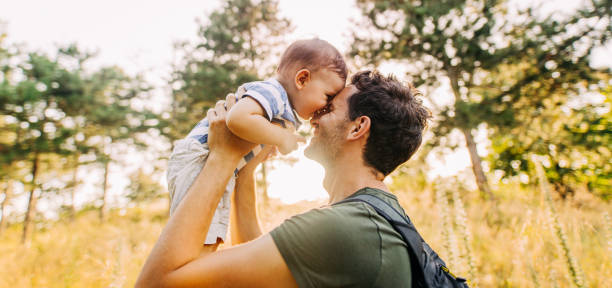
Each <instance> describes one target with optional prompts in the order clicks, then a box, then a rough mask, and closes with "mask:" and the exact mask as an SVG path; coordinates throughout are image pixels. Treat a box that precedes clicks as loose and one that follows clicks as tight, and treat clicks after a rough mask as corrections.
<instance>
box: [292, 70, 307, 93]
mask: <svg viewBox="0 0 612 288" xmlns="http://www.w3.org/2000/svg"><path fill="white" fill-rule="evenodd" d="M308 82H310V70H308V69H301V70H299V71H297V73H295V87H296V88H297V89H298V90H301V89H302V88H304V86H306V84H308Z"/></svg>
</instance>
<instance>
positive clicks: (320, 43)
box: [278, 38, 347, 81]
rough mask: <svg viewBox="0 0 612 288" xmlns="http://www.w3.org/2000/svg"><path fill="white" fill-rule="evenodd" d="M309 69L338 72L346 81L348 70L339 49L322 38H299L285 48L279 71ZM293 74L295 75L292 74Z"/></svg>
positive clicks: (282, 72)
mask: <svg viewBox="0 0 612 288" xmlns="http://www.w3.org/2000/svg"><path fill="white" fill-rule="evenodd" d="M304 68H306V69H308V70H310V71H311V72H313V73H314V72H316V71H317V70H319V69H321V68H325V69H329V70H331V71H333V72H336V74H338V76H340V78H342V81H346V77H347V71H346V63H345V62H344V58H343V57H342V55H341V54H340V52H338V50H337V49H336V48H335V47H334V46H332V45H331V44H329V42H327V41H325V40H321V39H317V38H314V39H308V40H298V41H295V42H293V43H291V45H289V47H287V49H286V50H285V52H284V53H283V56H282V57H281V61H280V64H279V65H278V73H281V74H284V73H287V72H291V70H295V71H297V70H299V69H304ZM292 76H293V75H292Z"/></svg>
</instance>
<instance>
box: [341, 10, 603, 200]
mask: <svg viewBox="0 0 612 288" xmlns="http://www.w3.org/2000/svg"><path fill="white" fill-rule="evenodd" d="M358 4H359V6H360V7H361V8H362V12H363V15H364V16H365V18H366V21H364V22H363V23H365V24H362V25H361V27H360V28H362V29H366V31H368V33H359V32H355V41H354V43H353V52H352V54H353V55H354V56H356V57H360V58H364V59H369V61H371V62H373V63H378V62H380V61H386V60H400V61H405V62H406V64H408V65H409V66H410V67H412V68H413V70H412V71H411V73H410V74H411V75H409V78H411V80H412V81H413V82H414V83H415V84H417V85H421V84H424V85H426V86H434V87H436V86H439V85H441V83H442V81H441V79H443V78H447V79H448V80H449V81H450V86H451V89H452V92H453V95H454V104H453V105H450V106H448V107H441V108H439V110H440V111H437V112H438V114H439V115H438V116H439V117H438V118H437V119H438V121H436V123H434V125H433V127H432V131H433V132H434V133H435V135H436V138H435V139H434V140H433V141H432V142H431V143H430V145H433V146H437V145H439V144H440V143H441V142H440V141H439V140H440V139H441V138H442V137H445V136H447V135H448V134H449V133H450V132H452V131H453V130H454V129H460V130H461V131H463V132H464V134H466V133H470V130H471V129H473V128H476V127H477V126H479V125H481V124H486V125H487V127H488V128H489V129H490V131H493V132H495V134H494V135H495V136H493V138H494V139H492V140H493V142H494V146H496V147H494V149H495V150H496V153H497V155H494V156H493V157H494V158H495V160H494V161H493V163H492V164H493V165H492V166H494V167H495V168H501V169H502V170H504V171H508V170H510V168H509V166H510V165H511V163H512V161H514V160H519V161H521V158H522V157H523V154H524V153H528V152H530V151H531V152H535V151H540V152H538V153H541V151H542V148H538V147H546V149H545V150H548V147H549V146H550V145H559V144H563V145H565V146H572V147H575V146H580V145H582V144H581V141H577V142H576V141H574V140H571V139H569V138H564V139H563V140H560V141H557V142H555V141H553V142H550V141H547V140H544V139H542V138H541V137H544V138H546V137H547V136H545V135H549V136H550V137H551V138H560V137H558V135H555V134H553V133H557V132H556V131H558V130H559V129H552V130H547V129H544V128H542V127H536V126H538V125H545V126H547V127H548V126H551V127H554V128H557V127H559V126H561V127H563V125H564V124H563V123H565V122H564V121H566V120H567V119H566V117H565V116H561V110H560V109H561V107H564V106H566V103H568V101H569V100H570V99H573V98H580V97H586V96H585V94H586V92H587V91H589V90H593V88H592V87H593V85H595V86H597V85H599V87H600V86H601V83H602V81H604V82H605V81H608V79H609V75H610V72H609V69H598V68H593V67H591V65H590V62H589V58H590V56H591V51H592V50H593V49H594V48H596V47H599V46H601V45H603V44H605V43H606V42H607V41H608V40H609V39H610V38H611V37H612V29H610V27H611V26H610V25H611V24H610V23H612V22H611V18H612V9H611V4H610V1H605V0H601V1H590V2H589V3H587V4H586V5H583V6H581V7H580V8H579V9H578V10H577V11H575V12H574V13H572V14H570V15H566V16H565V17H563V16H561V17H559V16H560V15H558V14H554V15H550V16H546V17H540V16H538V14H537V13H536V12H537V11H535V10H533V9H532V8H528V9H524V10H518V9H515V8H514V7H513V6H511V5H509V2H507V1H485V0H482V1H368V0H361V1H358ZM597 89H599V88H595V90H597ZM432 102H435V101H432ZM590 108H591V107H588V108H585V109H590ZM544 110H547V112H546V113H548V114H552V115H550V116H552V117H548V118H546V119H539V120H536V119H535V118H538V117H539V115H540V113H543V111H544ZM584 112H585V111H582V112H577V111H576V113H578V114H581V115H586V114H584ZM587 114H588V113H587ZM589 115H591V116H590V117H591V118H592V121H596V122H597V121H600V120H598V119H600V118H601V117H600V116H597V115H594V114H592V113H590V114H589ZM540 118H541V117H540ZM550 121H553V122H554V123H553V122H550ZM567 125H570V126H571V125H577V123H569V122H568V123H567ZM580 125H581V124H580ZM596 126H597V125H596ZM526 127H529V128H527V129H525V128H526ZM597 127H599V126H597ZM531 128H534V130H532V131H529V130H530V129H531ZM553 131H555V132H553ZM526 134H531V135H529V136H527V135H526ZM468 136H469V135H467V134H466V140H467V142H468V148H469V146H470V145H469V139H467V138H468ZM526 138H529V139H526ZM595 138H596V137H595V136H592V137H590V138H589V139H595ZM574 139H575V137H574ZM597 139H599V140H602V142H597V143H592V145H599V146H602V145H603V146H606V145H607V146H609V140H608V142H605V139H604V138H602V137H599V138H597ZM516 143H521V144H520V145H515V144H516ZM524 143H534V144H535V143H541V145H531V144H529V145H523V144H524ZM582 143H586V142H584V141H582ZM503 147H513V148H511V149H510V150H508V151H506V150H504V149H503ZM578 149H582V148H578ZM502 150H504V151H505V152H502ZM500 153H501V154H500ZM504 153H505V154H504ZM502 154H503V156H499V155H502ZM474 155H475V156H474ZM510 155H512V156H510ZM471 156H472V158H473V159H472V163H473V164H474V163H479V162H480V159H474V157H477V155H476V154H475V153H471ZM500 163H501V164H500ZM515 163H516V162H515ZM597 163H598V162H597ZM592 164H593V165H592ZM525 165H526V164H525ZM588 165H592V166H596V167H597V168H593V170H597V169H600V168H602V166H597V165H598V164H596V163H589V164H588ZM515 166H516V165H515ZM604 170H605V169H604ZM598 171H601V169H600V170H598ZM558 172H560V173H561V174H564V175H566V174H569V173H572V172H573V171H565V170H563V169H558ZM475 173H476V169H475ZM476 174H477V173H476ZM563 177H564V176H559V177H557V178H555V176H554V175H552V174H551V175H550V176H549V180H550V181H551V182H553V183H555V185H561V186H563V187H565V188H563V189H567V188H568V186H567V185H565V184H564V183H565V182H567V181H563V180H558V179H563ZM477 178H478V175H477ZM599 179H600V180H601V179H602V178H599ZM603 179H605V177H604V178H603ZM604 181H605V180H604ZM597 182H600V181H597ZM608 182H609V181H608ZM589 183H591V182H589ZM589 185H591V184H589ZM561 186H559V187H561ZM561 190H562V189H558V191H560V192H561Z"/></svg>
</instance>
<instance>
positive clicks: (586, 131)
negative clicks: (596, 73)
mask: <svg viewBox="0 0 612 288" xmlns="http://www.w3.org/2000/svg"><path fill="white" fill-rule="evenodd" d="M606 90H607V91H604V95H606V100H605V102H604V103H602V104H586V105H584V106H582V107H574V108H569V107H568V106H562V105H559V104H558V103H555V102H554V101H546V102H545V103H544V105H543V107H539V108H538V109H533V110H529V111H528V112H529V113H532V114H533V115H532V116H531V117H529V119H530V121H525V123H524V126H523V127H522V128H520V130H521V131H522V133H517V132H518V131H514V132H513V133H496V135H495V136H494V137H492V139H491V140H492V143H493V145H492V148H493V153H491V155H489V157H488V159H487V160H488V161H489V162H490V163H491V166H492V167H493V168H494V169H498V170H500V171H503V172H504V174H503V177H504V178H512V177H516V176H521V175H523V176H522V177H525V175H533V173H530V172H532V171H533V170H534V169H535V168H534V167H533V166H532V165H531V162H530V161H529V159H528V157H529V154H532V153H533V154H538V155H544V156H542V157H543V158H544V159H545V161H544V163H543V164H544V165H545V167H543V168H544V171H545V176H546V178H547V180H548V182H550V183H551V184H553V187H554V188H555V190H556V191H557V192H558V193H559V195H560V196H561V197H563V198H565V197H567V196H569V195H572V194H573V193H574V191H575V189H576V188H577V187H578V186H581V185H584V184H586V188H587V189H589V191H591V192H593V193H594V194H595V195H598V196H600V197H601V198H604V199H609V198H610V197H611V196H612V194H611V193H610V191H612V189H610V188H611V185H610V183H611V182H610V179H612V165H610V163H609V159H610V157H611V156H612V150H611V149H612V148H611V146H610V143H612V141H611V140H612V139H610V132H609V131H612V124H611V123H612V122H611V120H612V113H611V112H610V110H609V108H606V107H605V106H604V105H610V104H612V97H611V94H610V88H607V89H606ZM555 98H557V99H558V98H559V97H550V98H549V99H550V100H554V99H555ZM561 107H563V109H562V108H561ZM606 110H607V112H605V111H606ZM515 129H517V130H518V129H519V128H515ZM525 180H527V179H524V181H525ZM528 180H529V181H530V182H535V179H528Z"/></svg>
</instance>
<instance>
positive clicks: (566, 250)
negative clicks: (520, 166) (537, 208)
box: [532, 156, 588, 288]
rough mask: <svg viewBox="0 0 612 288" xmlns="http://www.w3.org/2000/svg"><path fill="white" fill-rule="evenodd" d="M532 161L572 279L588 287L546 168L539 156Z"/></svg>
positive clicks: (580, 285) (577, 283)
mask: <svg viewBox="0 0 612 288" xmlns="http://www.w3.org/2000/svg"><path fill="white" fill-rule="evenodd" d="M532 161H533V163H534V165H535V168H536V175H537V177H538V182H539V184H540V191H542V193H544V196H545V199H546V204H547V206H548V207H547V208H548V212H549V213H550V217H551V222H550V223H551V225H552V228H553V230H554V233H555V236H556V239H557V241H558V245H559V247H560V248H561V250H562V252H563V255H564V256H565V261H566V263H567V269H568V272H569V274H570V275H571V276H572V280H573V282H574V284H575V285H576V286H577V287H580V288H582V287H588V284H587V283H586V282H585V279H584V276H583V273H582V269H581V268H580V265H579V264H578V260H577V259H576V257H575V256H574V253H573V252H572V249H571V248H570V246H569V243H568V238H567V234H566V233H565V231H564V229H563V226H562V225H561V222H560V221H559V214H558V212H557V209H556V208H555V203H553V200H552V195H551V192H550V191H549V187H548V186H549V185H548V181H547V180H546V177H545V176H544V169H542V166H541V164H540V160H539V159H538V157H535V156H534V157H532Z"/></svg>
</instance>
